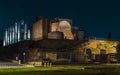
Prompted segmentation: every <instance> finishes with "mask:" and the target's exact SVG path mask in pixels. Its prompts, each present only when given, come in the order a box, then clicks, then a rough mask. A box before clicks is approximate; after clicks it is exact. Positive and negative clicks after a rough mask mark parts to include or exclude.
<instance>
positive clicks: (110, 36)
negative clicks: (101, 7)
mask: <svg viewBox="0 0 120 75" xmlns="http://www.w3.org/2000/svg"><path fill="white" fill-rule="evenodd" d="M107 39H108V40H112V34H111V32H109V33H108V36H107Z"/></svg>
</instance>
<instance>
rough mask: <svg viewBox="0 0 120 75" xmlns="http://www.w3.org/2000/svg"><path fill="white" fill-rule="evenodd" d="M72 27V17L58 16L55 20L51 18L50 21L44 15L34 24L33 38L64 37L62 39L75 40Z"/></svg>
mask: <svg viewBox="0 0 120 75" xmlns="http://www.w3.org/2000/svg"><path fill="white" fill-rule="evenodd" d="M71 28H72V21H71V20H70V19H59V18H56V19H55V20H51V21H50V22H48V20H47V19H44V18H43V17H37V21H36V22H35V23H34V24H33V25H32V29H31V39H32V40H41V39H46V38H48V39H60V38H61V37H63V38H61V39H72V40H73V39H74V36H73V34H72V29H71ZM61 33H63V34H61ZM53 35H54V36H53ZM58 35H59V37H58ZM52 37H53V38H52Z"/></svg>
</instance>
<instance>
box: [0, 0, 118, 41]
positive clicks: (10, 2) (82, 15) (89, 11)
mask: <svg viewBox="0 0 120 75" xmlns="http://www.w3.org/2000/svg"><path fill="white" fill-rule="evenodd" d="M118 1H119V0H118ZM38 15H42V16H45V17H48V18H49V19H52V18H55V17H60V18H70V19H72V20H73V26H79V27H80V28H82V29H83V30H85V32H86V35H87V36H96V37H97V38H107V34H108V33H109V32H111V33H112V37H113V39H114V40H119V39H120V2H117V0H116V1H115V0H107V1H105V0H103V1H102V0H0V39H2V38H3V32H4V29H5V28H7V27H10V26H13V25H14V22H16V21H19V20H21V19H24V20H25V22H26V23H27V24H28V25H29V28H30V27H31V25H32V24H33V23H34V21H35V17H36V16H38Z"/></svg>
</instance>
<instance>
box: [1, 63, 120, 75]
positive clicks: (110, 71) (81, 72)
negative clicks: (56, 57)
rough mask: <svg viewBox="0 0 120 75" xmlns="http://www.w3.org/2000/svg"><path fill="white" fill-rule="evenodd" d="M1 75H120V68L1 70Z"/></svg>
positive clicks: (57, 67)
mask: <svg viewBox="0 0 120 75" xmlns="http://www.w3.org/2000/svg"><path fill="white" fill-rule="evenodd" d="M0 75H120V66H113V65H112V66H110V65H107V66H56V67H35V68H9V69H0Z"/></svg>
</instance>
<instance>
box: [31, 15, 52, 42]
mask: <svg viewBox="0 0 120 75" xmlns="http://www.w3.org/2000/svg"><path fill="white" fill-rule="evenodd" d="M49 30H50V29H49V22H48V20H47V19H45V18H43V17H42V16H38V17H37V19H36V22H35V23H34V24H33V25H32V29H31V39H32V40H40V39H46V38H47V37H48V32H49Z"/></svg>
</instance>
